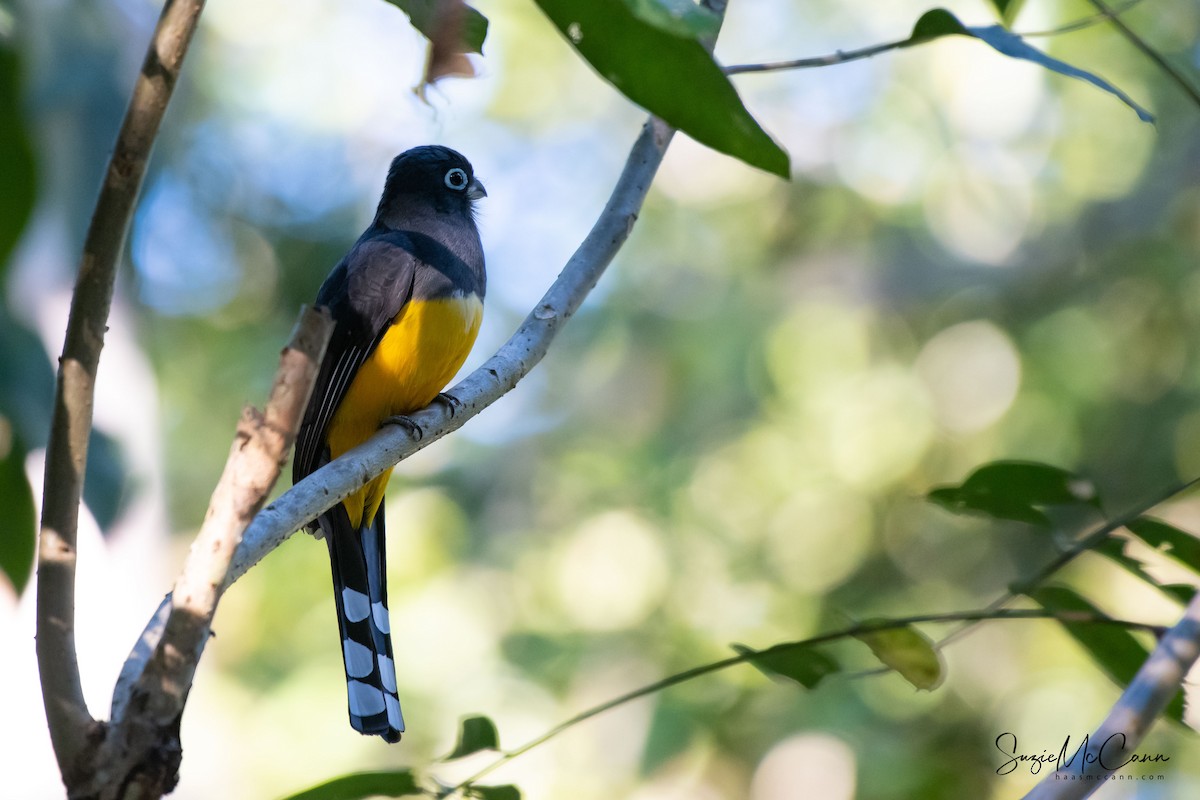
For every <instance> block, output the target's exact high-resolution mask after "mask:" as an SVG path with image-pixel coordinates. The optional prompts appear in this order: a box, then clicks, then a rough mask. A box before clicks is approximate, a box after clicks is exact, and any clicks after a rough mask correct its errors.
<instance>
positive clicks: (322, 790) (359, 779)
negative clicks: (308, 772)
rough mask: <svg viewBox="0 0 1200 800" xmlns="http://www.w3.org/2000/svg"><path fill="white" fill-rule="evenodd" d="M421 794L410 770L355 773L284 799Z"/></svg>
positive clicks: (362, 798)
mask: <svg viewBox="0 0 1200 800" xmlns="http://www.w3.org/2000/svg"><path fill="white" fill-rule="evenodd" d="M420 794H424V792H423V791H422V790H421V787H420V786H418V785H417V779H416V776H414V775H413V772H412V770H409V769H400V770H394V771H388V772H356V773H353V774H351V775H343V776H341V777H340V778H334V779H333V780H331V781H328V782H326V783H322V784H321V785H320V786H314V787H313V788H311V789H305V790H304V791H302V792H299V793H298V794H293V795H289V796H288V797H286V798H285V799H284V800H365V799H366V798H368V797H410V796H412V795H420Z"/></svg>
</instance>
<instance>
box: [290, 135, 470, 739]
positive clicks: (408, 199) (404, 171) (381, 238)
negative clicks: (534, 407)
mask: <svg viewBox="0 0 1200 800" xmlns="http://www.w3.org/2000/svg"><path fill="white" fill-rule="evenodd" d="M486 196H487V191H486V190H485V189H484V186H483V184H482V183H481V182H480V181H479V180H478V179H477V178H476V177H475V173H474V170H473V168H472V167H471V163H470V162H469V161H467V159H466V158H465V157H464V156H463V155H462V154H461V153H458V152H457V151H455V150H452V149H450V148H448V147H443V146H440V145H425V146H421V147H414V148H412V149H410V150H406V151H405V152H403V153H401V154H400V155H398V156H396V157H395V158H394V159H393V160H392V162H391V166H390V168H389V169H388V174H387V179H386V181H385V182H384V187H383V193H382V195H381V196H380V199H379V205H378V207H377V209H376V211H375V217H374V219H373V220H372V221H371V224H370V225H369V226H368V227H367V229H366V230H365V231H364V232H363V234H362V236H360V237H359V238H358V241H357V242H355V243H354V245H353V247H351V248H350V251H349V252H348V253H347V254H346V255H345V256H344V257H343V258H342V260H341V261H339V262H338V263H337V265H336V266H335V267H334V268H333V270H332V271H331V272H330V273H329V276H328V277H327V278H326V279H325V282H324V283H323V284H322V285H321V288H320V290H319V291H318V292H317V298H316V305H318V306H324V307H325V308H326V309H328V311H329V313H330V314H331V315H332V317H333V321H334V329H333V334H332V337H331V339H330V342H329V346H328V348H327V349H326V351H325V355H324V358H323V359H322V361H321V366H320V369H319V370H318V373H317V380H316V384H315V386H314V388H313V392H312V396H311V398H310V400H309V403H308V406H307V408H306V410H305V414H304V418H303V421H302V422H301V425H300V430H299V433H298V435H297V438H296V456H295V459H294V461H293V467H292V479H293V482H294V483H295V482H299V481H300V480H301V479H302V478H304V477H305V476H307V475H309V474H310V473H312V472H313V471H314V470H316V469H318V468H319V467H321V466H322V465H324V464H326V463H328V462H329V461H331V460H333V459H335V458H337V457H338V456H340V455H342V454H343V453H345V452H346V451H347V450H350V449H351V448H353V447H356V446H357V445H359V444H362V443H363V442H365V441H366V440H367V439H369V438H370V437H371V436H372V435H373V434H374V433H375V432H376V431H377V430H378V429H379V428H380V427H381V426H382V425H385V424H388V423H400V424H403V425H405V426H406V427H409V428H410V429H412V430H413V431H414V433H415V434H416V435H417V436H420V434H421V431H420V429H419V428H417V427H416V426H415V424H414V423H412V421H411V420H409V419H408V418H407V415H409V414H412V413H413V412H415V411H417V410H419V409H422V408H424V407H426V406H428V405H430V404H431V403H432V402H434V401H435V400H438V399H439V398H440V399H442V400H443V401H445V402H446V403H447V404H449V406H450V411H451V413H453V411H454V410H455V408H456V406H457V402H458V401H457V400H455V399H454V398H452V397H451V396H449V395H442V394H441V391H442V389H443V388H444V387H445V386H446V385H447V384H448V383H449V382H450V380H451V379H452V378H453V377H454V375H455V374H456V373H457V372H458V371H459V369H460V368H461V367H462V365H463V362H464V361H465V360H466V358H467V355H468V353H469V352H470V350H471V347H472V346H473V345H474V343H475V338H476V336H477V334H478V333H479V326H480V323H481V321H482V319H483V298H484V294H485V291H486V284H487V274H486V270H485V268H484V254H483V244H482V242H481V241H480V237H479V229H478V227H477V225H476V206H475V204H476V202H477V201H478V200H480V199H481V198H483V197H486ZM389 476H390V471H389V472H385V473H384V474H382V475H380V476H379V477H377V478H375V479H373V480H371V481H370V482H368V483H367V484H366V485H364V486H363V487H362V488H360V489H358V490H357V491H355V492H353V493H351V494H350V495H349V496H348V497H346V498H345V499H344V500H343V501H342V502H341V503H339V504H337V505H335V506H334V507H333V508H331V509H329V510H328V511H326V512H325V513H323V514H321V515H320V516H319V517H318V518H317V519H316V520H313V521H312V522H310V523H309V524H308V526H307V527H308V528H309V529H310V530H312V531H313V532H314V533H317V534H318V535H320V536H321V537H322V538H324V540H325V542H326V544H327V545H328V548H329V560H330V565H331V567H332V572H333V588H334V600H335V603H336V607H337V619H338V628H339V635H340V639H341V644H342V659H343V664H344V666H345V670H346V691H347V698H348V705H349V710H350V725H351V727H353V728H354V729H355V730H357V731H359V732H360V733H362V734H364V735H377V736H381V737H383V739H384V740H385V741H387V742H398V741H400V738H401V734H402V733H403V732H404V715H403V713H402V711H401V708H400V700H399V696H398V695H397V691H396V670H395V663H394V661H393V651H392V642H391V636H390V629H391V624H390V621H389V617H388V610H387V574H386V542H385V530H384V490H385V489H386V487H387V483H388V478H389Z"/></svg>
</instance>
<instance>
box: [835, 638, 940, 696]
mask: <svg viewBox="0 0 1200 800" xmlns="http://www.w3.org/2000/svg"><path fill="white" fill-rule="evenodd" d="M880 621H881V620H880ZM864 624H868V625H869V624H870V622H867V623H864ZM854 638H855V639H858V640H859V641H860V642H862V643H863V644H865V645H866V646H867V647H869V648H871V652H872V653H874V654H875V657H876V658H878V659H879V660H880V661H882V662H883V664H884V666H886V667H888V668H890V669H893V670H895V671H896V672H898V673H900V677H902V678H904V680H906V681H908V682H909V683H911V684H912V685H913V686H915V687H916V688H918V689H925V690H927V691H932V690H934V689H936V688H937V687H938V686H939V685H941V682H942V679H943V678H944V677H945V670H944V669H943V667H942V657H941V656H940V655H939V654H938V651H937V650H936V649H934V646H933V641H932V640H930V638H929V637H928V636H926V635H925V634H923V633H921V632H920V631H918V630H917V629H916V628H913V627H912V626H909V625H905V626H904V627H902V628H891V629H888V630H879V631H870V632H867V633H856V634H854Z"/></svg>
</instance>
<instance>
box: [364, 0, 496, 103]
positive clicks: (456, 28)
mask: <svg viewBox="0 0 1200 800" xmlns="http://www.w3.org/2000/svg"><path fill="white" fill-rule="evenodd" d="M387 2H388V3H391V4H392V5H394V6H395V7H396V8H398V9H400V10H401V11H403V12H404V13H405V14H407V15H408V18H409V20H410V21H411V22H412V24H413V27H414V28H416V29H417V30H418V31H420V32H421V34H422V35H424V37H425V38H426V39H428V40H429V59H428V61H427V62H426V64H425V77H424V79H423V80H422V86H424V85H426V84H430V83H433V82H435V81H437V80H438V79H439V78H444V77H446V76H448V75H453V76H458V77H466V78H473V77H474V76H475V67H474V65H473V64H471V60H470V59H469V58H467V55H466V54H467V53H479V54H480V55H483V42H484V39H486V38H487V29H488V21H487V17H485V16H483V14H480V13H479V12H478V11H476V10H475V9H474V8H471V6H469V5H467V4H466V3H464V2H463V1H462V0H387Z"/></svg>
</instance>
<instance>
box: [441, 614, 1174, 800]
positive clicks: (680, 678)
mask: <svg viewBox="0 0 1200 800" xmlns="http://www.w3.org/2000/svg"><path fill="white" fill-rule="evenodd" d="M1027 619H1052V620H1058V621H1059V622H1070V623H1072V624H1079V623H1084V624H1096V625H1112V626H1118V627H1123V628H1133V629H1136V630H1149V631H1151V632H1153V633H1156V634H1161V633H1162V630H1163V629H1162V628H1161V627H1159V626H1154V625H1147V624H1145V623H1141V622H1133V621H1130V620H1122V619H1113V618H1111V617H1096V616H1093V615H1090V614H1080V613H1063V612H1053V611H1048V610H1045V609H1008V610H994V609H982V610H980V611H964V612H952V613H948V614H920V615H917V616H912V617H904V618H900V619H888V620H873V621H867V622H861V623H858V624H856V625H852V626H850V627H848V628H843V629H841V630H838V631H833V632H831V633H825V634H821V635H820V636H814V637H812V638H811V639H804V640H802V641H797V642H784V643H782V644H777V645H774V646H773V647H768V648H765V649H763V650H755V651H752V652H747V653H741V654H739V655H736V656H730V657H729V658H723V659H721V660H719V661H712V662H710V663H708V664H701V665H700V666H698V667H692V668H691V669H688V670H684V671H683V672H677V673H675V674H674V675H670V676H668V677H666V678H663V679H662V680H658V681H655V682H654V683H650V684H647V685H646V686H642V687H640V688H638V689H634V690H633V691H631V692H626V693H625V694H623V695H621V696H619V697H614V698H613V699H612V700H609V701H607V702H605V703H601V704H600V705H597V706H593V707H592V708H589V709H587V710H586V711H582V712H580V713H578V714H576V715H575V716H573V717H571V718H570V719H567V720H565V721H563V722H560V723H559V724H558V725H555V726H554V727H553V728H551V729H550V730H548V731H546V732H545V733H543V734H541V735H540V736H538V737H536V738H534V739H530V740H529V741H528V742H526V743H525V744H523V745H521V746H520V747H517V748H516V749H513V750H507V751H505V752H504V753H502V754H501V755H500V756H499V757H498V758H497V759H496V760H494V761H492V762H491V763H489V764H487V765H485V766H484V767H483V768H482V769H480V770H479V771H478V772H475V773H474V774H472V775H471V776H470V777H468V778H465V779H464V780H462V781H460V782H459V783H457V784H455V785H453V786H447V787H445V788H443V789H442V790H441V791H440V792H438V793H437V795H436V797H438V798H441V799H443V800H444V798H448V797H452V796H454V795H455V794H459V793H461V792H463V791H464V790H466V789H468V788H469V787H470V786H472V785H474V784H475V783H477V782H478V781H479V780H481V779H482V778H485V777H487V776H488V775H490V774H491V773H492V772H494V771H496V770H497V769H499V768H500V767H502V766H504V765H505V764H507V763H508V762H510V761H512V760H513V759H515V758H517V757H518V756H522V755H524V754H525V753H528V752H529V751H530V750H533V749H534V748H536V747H539V746H541V745H543V744H545V743H546V742H548V741H549V740H551V739H553V738H555V737H556V736H558V735H559V734H561V733H563V732H564V731H567V730H569V729H571V728H574V727H575V726H576V725H579V724H580V723H582V722H586V721H587V720H589V719H592V718H593V717H597V716H599V715H601V714H603V713H605V712H607V711H611V710H613V709H614V708H617V707H618V706H623V705H625V704H626V703H630V702H633V701H634V700H639V699H641V698H643V697H647V696H649V695H652V694H657V693H659V692H661V691H663V690H665V689H669V688H671V687H672V686H678V685H679V684H681V683H686V682H688V681H691V680H695V679H696V678H699V677H702V676H704V675H710V674H712V673H714V672H719V671H721V670H724V669H728V668H729V667H733V666H737V665H738V664H745V663H747V662H749V661H754V660H757V659H762V658H763V657H764V656H769V655H774V654H779V653H786V652H791V651H795V650H805V649H808V648H812V647H817V646H819V645H823V644H829V643H831V642H835V641H839V640H843V639H851V638H857V637H860V636H863V635H864V634H870V633H878V632H880V631H891V630H897V629H899V628H907V627H910V626H912V625H922V624H944V623H950V622H964V621H975V622H978V621H982V620H1027ZM889 671H890V670H889Z"/></svg>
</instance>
